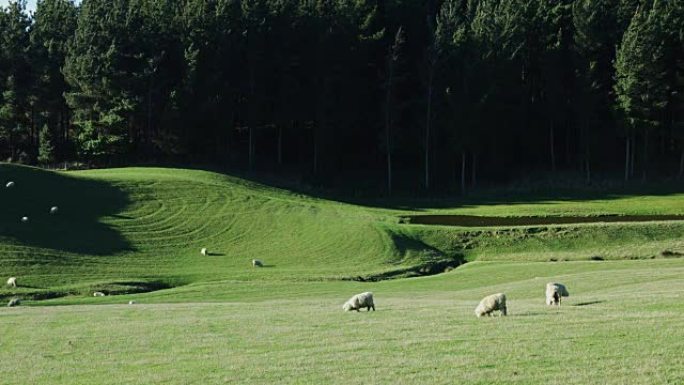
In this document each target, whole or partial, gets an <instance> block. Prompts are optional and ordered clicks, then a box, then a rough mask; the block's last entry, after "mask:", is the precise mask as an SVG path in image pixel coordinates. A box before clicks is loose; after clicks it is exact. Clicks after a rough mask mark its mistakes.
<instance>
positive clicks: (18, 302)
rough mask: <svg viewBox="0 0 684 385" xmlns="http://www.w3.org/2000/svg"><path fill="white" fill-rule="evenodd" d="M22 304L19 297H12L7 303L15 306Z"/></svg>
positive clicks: (8, 305) (9, 305)
mask: <svg viewBox="0 0 684 385" xmlns="http://www.w3.org/2000/svg"><path fill="white" fill-rule="evenodd" d="M20 304H21V300H20V299H19V298H12V299H11V300H10V301H9V302H8V303H7V307H15V306H19V305H20Z"/></svg>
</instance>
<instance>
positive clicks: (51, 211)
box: [50, 206, 59, 214]
mask: <svg viewBox="0 0 684 385" xmlns="http://www.w3.org/2000/svg"><path fill="white" fill-rule="evenodd" d="M57 211H59V207H57V206H52V207H50V214H57Z"/></svg>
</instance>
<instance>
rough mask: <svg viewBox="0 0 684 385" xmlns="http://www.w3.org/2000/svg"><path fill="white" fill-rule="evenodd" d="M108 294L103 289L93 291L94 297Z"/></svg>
mask: <svg viewBox="0 0 684 385" xmlns="http://www.w3.org/2000/svg"><path fill="white" fill-rule="evenodd" d="M105 295H106V294H105V293H103V292H101V291H96V292H94V293H93V297H104V296H105Z"/></svg>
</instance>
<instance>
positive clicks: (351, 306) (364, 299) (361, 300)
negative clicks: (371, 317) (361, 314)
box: [342, 291, 375, 311]
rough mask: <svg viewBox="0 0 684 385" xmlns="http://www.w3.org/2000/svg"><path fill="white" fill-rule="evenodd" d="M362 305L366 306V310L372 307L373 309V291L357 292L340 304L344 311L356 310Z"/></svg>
mask: <svg viewBox="0 0 684 385" xmlns="http://www.w3.org/2000/svg"><path fill="white" fill-rule="evenodd" d="M362 307H365V308H366V311H370V309H371V308H372V309H373V311H375V304H374V303H373V293H371V292H370V291H367V292H365V293H361V294H357V295H355V296H353V297H351V298H349V300H348V301H347V302H345V303H344V305H342V309H343V310H344V311H350V310H356V311H359V309H361V308H362Z"/></svg>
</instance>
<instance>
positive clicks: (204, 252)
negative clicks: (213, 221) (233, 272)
mask: <svg viewBox="0 0 684 385" xmlns="http://www.w3.org/2000/svg"><path fill="white" fill-rule="evenodd" d="M200 254H202V255H204V256H206V255H207V254H209V252H208V251H207V248H206V247H203V248H202V250H200Z"/></svg>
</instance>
